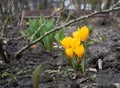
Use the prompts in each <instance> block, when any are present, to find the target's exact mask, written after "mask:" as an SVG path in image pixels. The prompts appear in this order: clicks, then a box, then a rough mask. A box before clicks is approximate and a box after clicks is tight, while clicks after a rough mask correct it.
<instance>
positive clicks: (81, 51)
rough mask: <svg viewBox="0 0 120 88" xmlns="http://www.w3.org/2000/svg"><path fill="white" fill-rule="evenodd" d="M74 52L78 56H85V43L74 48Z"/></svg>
mask: <svg viewBox="0 0 120 88" xmlns="http://www.w3.org/2000/svg"><path fill="white" fill-rule="evenodd" d="M74 53H75V54H76V55H77V56H78V57H80V58H82V56H83V54H84V47H83V45H80V46H79V47H77V48H76V49H75V50H74Z"/></svg>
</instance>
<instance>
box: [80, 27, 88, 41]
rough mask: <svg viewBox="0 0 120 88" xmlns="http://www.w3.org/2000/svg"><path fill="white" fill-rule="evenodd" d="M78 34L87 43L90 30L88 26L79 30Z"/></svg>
mask: <svg viewBox="0 0 120 88" xmlns="http://www.w3.org/2000/svg"><path fill="white" fill-rule="evenodd" d="M78 32H79V33H78V34H79V37H80V38H81V40H82V41H86V40H87V38H88V35H89V29H88V28H87V26H83V27H82V28H78Z"/></svg>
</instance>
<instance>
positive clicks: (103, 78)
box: [0, 21, 120, 88]
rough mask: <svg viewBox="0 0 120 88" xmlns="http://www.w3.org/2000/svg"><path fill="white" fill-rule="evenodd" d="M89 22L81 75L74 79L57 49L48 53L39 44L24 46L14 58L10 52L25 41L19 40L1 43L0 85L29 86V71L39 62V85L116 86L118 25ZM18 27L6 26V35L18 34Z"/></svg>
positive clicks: (44, 87)
mask: <svg viewBox="0 0 120 88" xmlns="http://www.w3.org/2000/svg"><path fill="white" fill-rule="evenodd" d="M82 24H84V22H79V23H77V24H73V25H72V26H69V27H67V28H66V29H65V30H66V35H70V34H71V33H72V31H73V30H76V28H77V27H78V26H80V27H81V25H82ZM85 24H88V23H86V22H85ZM89 24H92V25H93V30H92V32H91V34H90V39H91V40H92V41H91V44H90V45H89V47H88V50H87V57H88V61H89V62H88V71H87V75H86V76H85V77H81V78H80V77H78V78H76V79H74V72H73V70H72V69H71V67H70V66H69V64H68V62H67V61H66V59H64V57H63V53H62V51H61V49H59V48H55V49H54V50H53V51H51V52H49V51H46V50H44V48H43V46H42V45H41V44H40V43H37V46H38V47H37V48H36V49H33V50H30V49H28V50H26V51H25V52H23V53H22V54H21V55H20V57H19V58H17V59H14V58H13V55H14V53H15V52H16V51H17V50H19V49H20V48H21V47H23V46H24V45H25V44H27V43H26V42H25V40H22V39H21V40H17V41H16V40H14V41H10V42H8V44H7V45H5V50H6V51H7V53H8V56H9V61H10V62H9V63H2V58H1V57H0V88H32V80H31V74H32V72H33V71H34V69H35V68H36V67H37V66H38V65H39V64H41V65H42V73H41V78H40V88H120V24H119V22H116V21H110V22H105V23H101V22H100V21H94V22H91V23H90V22H89ZM20 30H21V29H19V28H18V27H15V28H13V29H7V32H8V37H9V38H17V37H19V36H20V34H19V31H20ZM99 59H101V60H102V63H103V69H102V70H99V69H98V60H99ZM89 69H92V70H89ZM3 74H4V75H3Z"/></svg>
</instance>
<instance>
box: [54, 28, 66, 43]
mask: <svg viewBox="0 0 120 88" xmlns="http://www.w3.org/2000/svg"><path fill="white" fill-rule="evenodd" d="M64 33H65V30H64V29H63V28H62V29H60V30H59V31H58V32H57V33H56V34H55V40H56V41H57V42H58V43H60V40H62V39H63V38H64Z"/></svg>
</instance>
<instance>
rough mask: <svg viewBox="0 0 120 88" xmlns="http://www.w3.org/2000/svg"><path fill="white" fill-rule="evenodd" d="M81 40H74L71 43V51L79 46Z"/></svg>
mask: <svg viewBox="0 0 120 88" xmlns="http://www.w3.org/2000/svg"><path fill="white" fill-rule="evenodd" d="M80 43H81V40H80V39H79V38H74V39H73V41H72V42H71V44H72V48H73V50H74V49H75V48H77V47H78V46H80Z"/></svg>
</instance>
